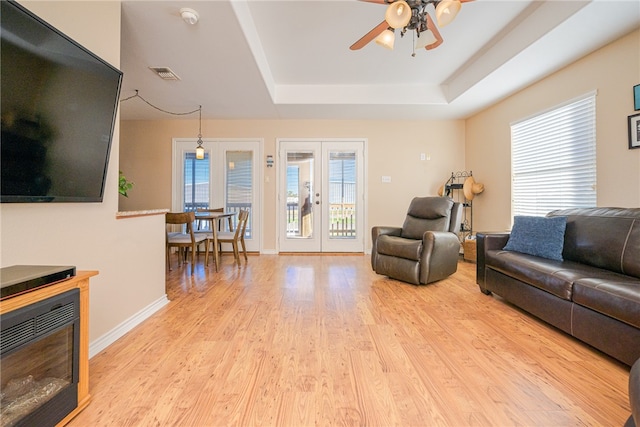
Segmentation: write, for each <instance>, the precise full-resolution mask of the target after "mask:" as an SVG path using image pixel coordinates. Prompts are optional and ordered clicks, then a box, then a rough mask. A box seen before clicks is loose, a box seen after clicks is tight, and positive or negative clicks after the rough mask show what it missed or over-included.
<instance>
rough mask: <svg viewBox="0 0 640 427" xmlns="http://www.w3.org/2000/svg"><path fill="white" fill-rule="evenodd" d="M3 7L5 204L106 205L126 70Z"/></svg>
mask: <svg viewBox="0 0 640 427" xmlns="http://www.w3.org/2000/svg"><path fill="white" fill-rule="evenodd" d="M0 3H1V7H2V9H1V16H0V20H1V21H2V23H1V39H2V45H1V47H0V51H1V52H0V53H1V55H2V58H1V61H2V62H0V64H2V65H1V68H0V74H1V80H2V83H1V85H2V86H1V88H0V97H1V100H0V105H1V109H2V114H1V118H2V140H1V141H0V146H1V153H0V155H1V158H0V163H1V164H0V168H1V169H0V173H1V176H0V187H1V191H0V193H1V194H0V202H3V203H7V202H17V203H31V202H101V201H102V199H103V196H104V187H105V180H106V176H107V166H108V162H109V152H110V150H111V141H112V137H113V129H114V126H115V118H116V111H117V108H118V98H119V95H120V85H121V82H122V72H121V71H120V70H118V69H116V68H114V67H113V66H111V65H109V64H108V63H107V62H105V61H103V60H102V59H100V58H99V57H97V56H96V55H94V54H93V53H91V52H90V51H88V50H87V49H85V48H83V47H82V46H81V45H79V44H78V43H76V42H74V41H73V40H71V39H70V38H69V37H67V36H65V35H64V34H62V33H61V32H59V31H58V30H56V29H55V28H53V27H52V26H50V25H49V24H47V23H46V22H44V21H43V20H41V19H40V18H38V17H37V16H35V15H34V14H32V13H31V12H29V11H28V10H26V9H25V8H23V7H22V6H20V5H19V4H17V3H15V2H12V1H5V0H2V1H0Z"/></svg>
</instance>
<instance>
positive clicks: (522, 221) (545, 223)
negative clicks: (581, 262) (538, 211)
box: [504, 215, 567, 261]
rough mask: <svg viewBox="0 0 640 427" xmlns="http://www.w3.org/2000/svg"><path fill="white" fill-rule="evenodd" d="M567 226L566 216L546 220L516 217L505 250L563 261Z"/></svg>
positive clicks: (532, 217)
mask: <svg viewBox="0 0 640 427" xmlns="http://www.w3.org/2000/svg"><path fill="white" fill-rule="evenodd" d="M566 225H567V218H566V217H564V216H556V217H552V218H545V217H539V216H522V215H516V216H515V217H514V220H513V229H512V230H511V235H510V236H509V241H508V242H507V244H506V245H505V247H504V250H505V251H516V252H521V253H524V254H529V255H536V256H539V257H543V258H548V259H553V260H557V261H562V247H563V245H564V231H565V227H566Z"/></svg>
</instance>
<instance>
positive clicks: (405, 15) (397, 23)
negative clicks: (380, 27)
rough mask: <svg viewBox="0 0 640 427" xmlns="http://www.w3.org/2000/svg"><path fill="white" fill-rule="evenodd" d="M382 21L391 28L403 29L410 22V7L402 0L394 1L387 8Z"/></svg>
mask: <svg viewBox="0 0 640 427" xmlns="http://www.w3.org/2000/svg"><path fill="white" fill-rule="evenodd" d="M384 19H385V21H387V24H389V26H390V27H392V28H404V27H406V26H407V24H408V23H409V21H410V20H411V7H409V4H408V3H407V2H406V1H404V0H399V1H395V2H393V3H391V4H390V5H389V6H388V7H387V11H386V12H385V14H384Z"/></svg>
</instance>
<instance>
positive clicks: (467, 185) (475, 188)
mask: <svg viewBox="0 0 640 427" xmlns="http://www.w3.org/2000/svg"><path fill="white" fill-rule="evenodd" d="M483 191H484V184H480V183H477V182H476V181H475V179H473V176H470V177H469V178H467V179H465V180H464V184H463V185H462V192H463V193H464V197H465V199H467V200H473V198H474V197H475V196H476V194H480V193H482V192H483Z"/></svg>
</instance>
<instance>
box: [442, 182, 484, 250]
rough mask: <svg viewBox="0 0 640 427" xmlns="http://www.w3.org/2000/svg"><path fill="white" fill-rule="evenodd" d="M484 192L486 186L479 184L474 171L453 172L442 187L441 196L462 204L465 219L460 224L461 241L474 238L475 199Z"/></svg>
mask: <svg viewBox="0 0 640 427" xmlns="http://www.w3.org/2000/svg"><path fill="white" fill-rule="evenodd" d="M482 191H484V185H482V184H478V183H476V182H475V180H474V178H473V172H472V171H459V172H451V176H450V177H449V179H448V180H447V182H446V183H445V184H444V186H443V187H442V194H440V195H441V196H447V197H451V198H452V199H453V200H455V201H456V202H459V203H462V206H463V218H462V223H461V224H460V240H461V241H462V242H464V241H465V240H466V239H468V238H472V237H473V198H474V197H475V195H476V194H480V193H482Z"/></svg>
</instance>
